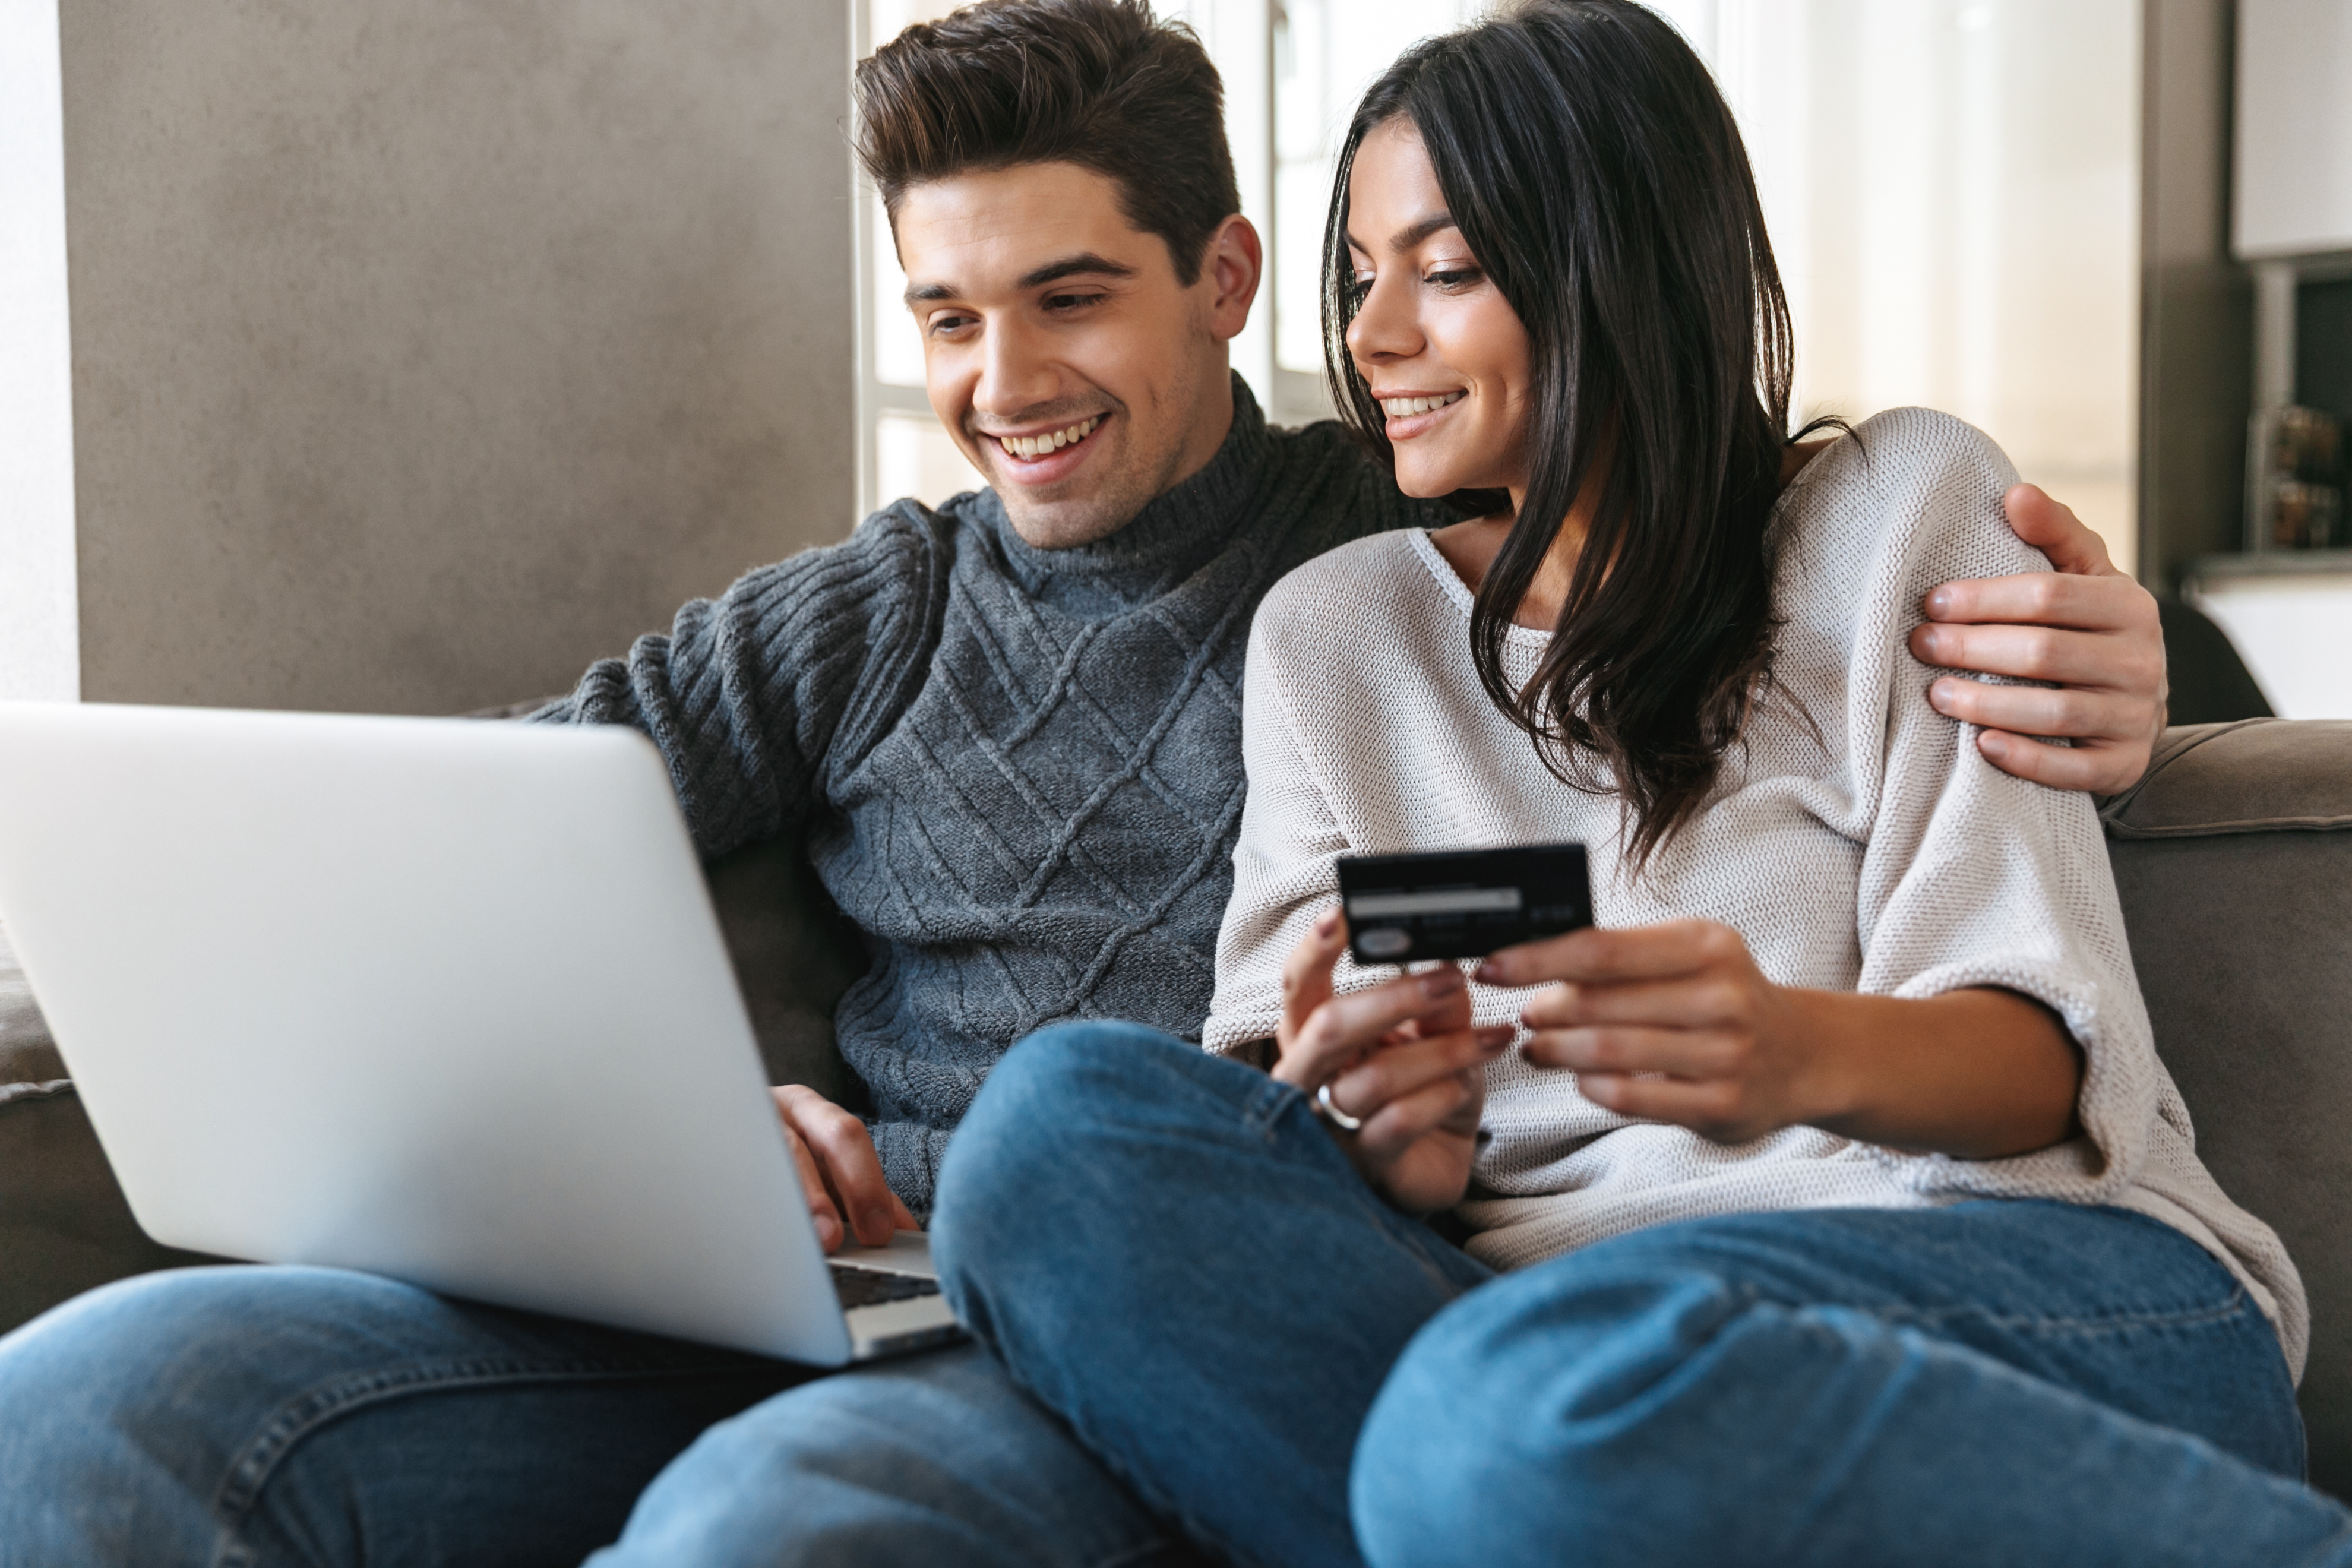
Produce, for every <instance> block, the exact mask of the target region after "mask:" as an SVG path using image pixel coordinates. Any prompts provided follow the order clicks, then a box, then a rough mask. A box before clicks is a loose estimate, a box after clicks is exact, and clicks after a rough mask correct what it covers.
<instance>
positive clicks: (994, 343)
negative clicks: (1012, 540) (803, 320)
mask: <svg viewBox="0 0 2352 1568" xmlns="http://www.w3.org/2000/svg"><path fill="white" fill-rule="evenodd" d="M896 229H897V234H898V259H899V261H900V263H901V264H902V265H903V266H904V267H905V268H906V272H907V280H908V281H907V305H908V309H909V310H912V311H913V312H914V316H915V325H916V327H917V328H918V329H919V331H921V332H922V334H923V364H924V374H925V380H926V382H927V383H928V385H929V393H930V399H931V409H932V411H933V412H934V413H936V414H937V415H938V416H940V424H942V425H944V426H947V428H948V430H949V432H950V434H951V435H953V436H954V437H955V440H956V444H957V445H958V446H959V447H962V448H963V452H964V456H965V457H967V458H971V462H972V465H973V466H974V467H976V468H979V469H980V471H981V472H982V473H983V474H985V475H986V476H988V480H989V483H990V485H991V486H992V488H993V489H995V491H996V494H997V496H998V498H999V499H1000V500H1003V503H1004V510H1005V513H1006V515H1007V516H1009V517H1010V518H1011V519H1012V521H1013V529H1014V530H1015V531H1017V532H1018V533H1019V534H1020V535H1021V537H1022V538H1023V539H1024V540H1026V541H1027V542H1029V543H1031V544H1034V545H1036V546H1037V547H1039V548H1040V549H1045V550H1061V549H1067V548H1069V547H1070V546H1073V545H1078V544H1087V543H1091V542H1094V541H1096V540H1097V539H1101V538H1103V537H1105V536H1106V535H1108V534H1110V533H1113V532H1116V531H1118V529H1120V528H1121V527H1123V526H1125V525H1126V524H1127V522H1128V521H1129V520H1130V519H1132V518H1133V517H1134V516H1135V514H1136V513H1137V512H1138V511H1139V510H1142V508H1143V505H1144V503H1145V502H1147V501H1149V500H1151V499H1152V498H1153V497H1154V496H1157V495H1159V494H1160V493H1161V492H1162V491H1164V490H1167V489H1170V488H1171V487H1172V486H1174V485H1176V484H1178V483H1179V482H1181V481H1182V480H1183V479H1188V478H1190V477H1191V476H1192V475H1193V474H1194V473H1197V472H1198V471H1199V470H1200V469H1201V468H1202V467H1203V466H1204V465H1205V464H1206V463H1207V462H1208V460H1209V459H1210V458H1213V457H1214V456H1215V455H1216V451H1217V447H1219V446H1220V445H1221V444H1222V443H1223V440H1224V438H1225V432H1226V430H1227V429H1228V428H1229V427H1230V426H1231V425H1232V423H1233V388H1232V385H1231V384H1230V382H1229V381H1228V380H1227V378H1226V368H1225V367H1226V350H1225V345H1226V344H1227V343H1228V342H1230V341H1231V340H1232V338H1233V336H1234V333H1236V332H1238V331H1241V329H1242V325H1243V323H1244V321H1247V320H1248V317H1249V306H1250V300H1251V298H1252V297H1253V295H1255V292H1256V289H1257V271H1258V247H1257V236H1256V234H1255V232H1254V231H1253V230H1252V229H1251V228H1250V226H1249V224H1248V223H1247V222H1246V221H1245V220H1244V219H1243V218H1240V217H1232V218H1228V219H1227V220H1226V221H1225V224H1224V226H1223V227H1222V228H1220V229H1219V230H1218V231H1217V234H1216V236H1215V237H1213V239H1212V240H1211V241H1210V243H1209V249H1208V255H1207V257H1206V258H1205V260H1204V262H1203V264H1202V268H1201V276H1200V277H1199V279H1196V280H1195V281H1194V282H1192V284H1190V285H1186V284H1184V283H1182V282H1180V281H1179V280H1178V279H1177V276H1176V268H1175V264H1174V262H1173V260H1172V259H1171V257H1170V256H1169V253H1168V247H1167V244H1166V242H1164V241H1163V240H1161V239H1160V237H1159V236H1157V235H1154V234H1146V233H1144V232H1143V231H1141V230H1139V229H1138V228H1136V227H1134V226H1132V225H1130V224H1129V222H1128V220H1127V217H1126V215H1125V214H1123V213H1121V212H1120V211H1119V207H1118V187H1117V186H1116V185H1115V184H1112V182H1111V181H1110V180H1108V178H1106V177H1104V176H1103V175H1100V174H1095V173H1094V172H1093V171H1091V170H1087V169H1081V168H1079V167H1078V166H1077V165H1076V164H1074V163H1025V164H1021V165H1017V166H1015V167H1013V168H1010V169H998V170H992V171H990V172H987V173H981V174H959V175H957V176H955V177H954V178H952V179H946V180H936V181H932V182H930V183H929V184H920V185H916V186H914V187H912V188H910V189H909V190H908V191H907V192H906V194H905V195H903V196H901V197H900V198H899V202H898V216H897V222H896Z"/></svg>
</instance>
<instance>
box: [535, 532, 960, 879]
mask: <svg viewBox="0 0 2352 1568" xmlns="http://www.w3.org/2000/svg"><path fill="white" fill-rule="evenodd" d="M944 578H945V572H944V570H943V567H942V566H941V564H940V549H939V546H938V543H937V534H936V532H935V531H934V528H933V526H932V519H931V517H930V515H929V514H928V513H925V512H922V511H921V510H919V509H918V508H915V507H914V506H913V505H912V503H909V502H903V501H902V502H900V503H898V505H897V506H895V507H893V508H892V509H890V510H887V511H883V512H877V514H875V515H874V516H873V517H871V518H869V519H867V520H866V521H865V522H864V523H863V524H861V525H860V526H859V528H858V529H857V531H856V532H855V533H853V534H852V535H851V536H850V537H849V538H848V539H847V540H845V541H844V542H842V543H839V544H835V545H828V546H824V547H822V548H819V549H814V550H804V551H803V552H800V553H799V554H797V555H794V556H793V557H791V558H790V559H789V560H785V561H782V562H779V563H776V564H774V565H772V566H763V567H761V568H760V569H758V570H757V571H754V572H751V573H749V574H745V575H744V576H743V577H741V578H740V579H738V580H737V581H736V582H735V584H733V585H732V586H730V588H729V589H728V590H727V591H726V592H725V593H724V594H722V595H719V597H718V598H717V599H695V600H692V601H689V602H688V604H687V605H686V606H685V607H684V608H683V609H681V610H679V611H678V613H677V619H676V620H675V621H674V622H673V623H672V624H671V626H670V630H669V633H668V635H667V636H664V635H662V634H660V633H648V634H647V635H646V636H644V637H639V638H638V639H637V641H636V644H635V647H631V648H630V649H629V654H628V657H627V658H625V659H618V658H607V659H601V660H599V661H598V662H597V663H595V664H593V665H591V666H590V667H589V668H588V672H587V674H585V675H584V676H583V677H581V679H580V684H579V685H578V687H576V688H575V689H573V690H572V694H571V695H570V696H569V697H567V698H564V699H562V700H560V701H558V702H555V703H552V704H551V705H550V706H548V707H546V708H543V709H541V710H540V711H538V712H537V713H534V714H532V715H531V720H532V721H534V722H539V723H581V724H626V725H630V726H632V727H633V728H635V729H637V730H640V731H644V732H645V734H646V735H647V736H648V737H650V738H651V739H652V741H653V742H654V744H655V745H656V746H657V747H659V748H660V749H661V753H662V756H663V758H664V760H665V761H667V763H668V764H669V773H670V781H671V783H672V784H673V785H674V786H675V787H676V788H677V798H678V803H679V805H681V806H682V807H683V808H684V810H685V813H686V820H687V824H688V826H689V827H690V828H691V829H692V830H693V833H694V841H695V844H696V846H697V847H698V848H699V849H700V850H701V852H702V854H703V855H704V856H705V857H706V858H708V857H712V856H717V855H721V854H724V853H725V852H726V851H728V850H730V849H732V848H734V847H737V846H739V845H742V844H748V843H751V842H752V841H753V840H756V839H760V838H765V837H771V836H772V835H774V834H776V833H780V832H782V831H784V830H785V829H787V828H791V827H796V826H800V825H801V824H802V823H803V822H804V821H805V820H806V818H807V816H808V815H809V812H810V809H811V807H812V805H813V804H814V802H815V800H816V799H817V797H818V796H819V795H820V794H821V792H822V788H823V783H822V781H823V777H824V772H825V769H826V767H827V764H828V763H829V762H831V761H833V760H834V759H833V755H832V753H833V752H834V748H835V743H836V742H837V741H838V740H839V739H841V738H842V736H843V734H844V732H845V731H855V730H857V729H860V728H862V725H861V723H860V721H861V720H862V719H863V718H864V717H866V716H867V715H870V714H874V713H877V712H882V711H887V710H892V709H893V706H894V705H893V702H892V698H893V696H894V695H895V694H896V693H897V691H898V688H899V687H900V686H901V685H902V684H903V683H904V682H905V681H906V680H907V679H908V678H909V676H910V675H911V673H912V671H913V667H914V666H915V665H916V663H917V662H918V661H919V658H920V653H921V647H922V646H923V643H924V640H925V637H926V633H927V629H928V627H929V625H930V624H931V623H932V622H933V621H934V620H935V618H936V606H935V601H936V599H937V597H938V595H939V594H940V591H942V584H943V581H944Z"/></svg>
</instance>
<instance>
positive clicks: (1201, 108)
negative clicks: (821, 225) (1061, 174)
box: [857, 0, 1242, 285]
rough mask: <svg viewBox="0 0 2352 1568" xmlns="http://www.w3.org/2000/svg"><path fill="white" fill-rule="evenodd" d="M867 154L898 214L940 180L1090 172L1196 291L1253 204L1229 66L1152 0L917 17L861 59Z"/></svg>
mask: <svg viewBox="0 0 2352 1568" xmlns="http://www.w3.org/2000/svg"><path fill="white" fill-rule="evenodd" d="M857 157H858V161H859V162H860V163H863V164H864V165H865V167H866V174H868V175H869V176H871V177H872V179H873V181H874V183H875V184H877V185H878V186H880V187H881V190H882V201H883V204H884V205H885V206H887V208H888V210H889V213H890V216H891V219H892V221H893V222H894V223H895V222H896V221H897V219H898V201H899V198H900V197H901V196H903V195H905V194H906V193H907V191H908V189H909V188H910V187H912V186H915V185H919V184H925V183H927V182H929V181H931V180H944V179H950V178H952V177H953V176H955V175H957V174H971V173H973V172H976V171H982V170H990V169H1005V168H1011V167H1013V165H1015V164H1019V163H1076V164H1077V165H1078V166H1079V167H1081V168H1086V169H1091V170H1093V171H1094V172H1095V173H1096V174H1102V175H1105V176H1107V177H1108V178H1109V179H1110V180H1111V181H1113V182H1114V183H1115V184H1117V185H1118V199H1119V208H1120V210H1121V211H1122V212H1124V213H1125V214H1126V215H1127V218H1128V221H1129V223H1132V224H1133V225H1135V226H1136V227H1137V228H1139V229H1141V230H1142V231H1144V232H1145V233H1147V234H1156V235H1158V236H1159V237H1160V238H1161V239H1162V240H1165V241H1166V242H1167V245H1168V255H1169V258H1170V259H1171V260H1172V261H1173V262H1174V263H1175V265H1176V277H1177V279H1178V280H1179V281H1181V282H1182V283H1184V284H1186V285H1190V284H1192V283H1193V282H1195V281H1197V280H1198V279H1199V278H1200V276H1201V259H1202V254H1203V253H1204V252H1205V251H1206V250H1207V248H1208V245H1209V237H1210V236H1211V235H1213V234H1214V233H1215V232H1216V230H1217V226H1218V225H1219V224H1221V223H1223V222H1224V221H1225V219H1226V218H1228V217H1230V216H1233V215H1234V213H1236V212H1239V211H1240V210H1241V205H1242V204H1241V195H1240V193H1239V192H1238V190H1237V189H1236V188H1235V186H1234V158H1233V153H1231V152H1229V151H1228V150H1227V149H1226V146H1225V119H1224V89H1223V85H1222V84H1221V83H1220V82H1219V81H1218V79H1217V68H1216V67H1215V66H1213V65H1212V64H1210V63H1209V56H1208V52H1207V51H1206V50H1204V49H1202V47H1201V41H1200V39H1198V38H1196V37H1193V36H1192V30H1191V29H1190V28H1187V27H1185V26H1182V25H1181V24H1179V23H1165V22H1160V21H1158V20H1156V19H1154V17H1153V16H1152V15H1151V7H1150V4H1149V3H1148V0H983V3H982V4H981V5H967V6H965V7H964V8H963V9H962V10H961V11H958V12H956V13H955V14H954V15H953V16H949V17H947V18H946V19H945V20H943V21H938V22H925V23H918V24H917V25H916V26H911V27H909V28H908V29H907V30H906V31H905V32H903V33H901V34H899V35H898V37H896V38H894V39H892V40H891V41H890V42H889V43H887V44H885V45H883V46H882V47H880V48H878V49H877V50H875V51H874V54H873V57H872V58H869V59H866V60H862V61H860V62H859V63H858V67H857Z"/></svg>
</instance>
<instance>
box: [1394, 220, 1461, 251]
mask: <svg viewBox="0 0 2352 1568" xmlns="http://www.w3.org/2000/svg"><path fill="white" fill-rule="evenodd" d="M1452 227H1454V215H1453V214H1452V213H1431V214H1430V215H1429V216H1427V217H1424V218H1419V219H1416V220H1415V221H1413V222H1412V223H1409V224H1407V225H1405V226H1403V227H1402V228H1401V229H1399V230H1397V231H1396V232H1395V233H1394V234H1392V235H1391V236H1389V248H1390V249H1391V250H1411V249H1412V247H1414V246H1416V245H1419V244H1420V243H1421V242H1422V241H1423V240H1424V239H1427V238H1428V237H1430V236H1431V235H1433V234H1438V233H1441V232H1443V231H1444V230H1445V229H1449V228H1452Z"/></svg>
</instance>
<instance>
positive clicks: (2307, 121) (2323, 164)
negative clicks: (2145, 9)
mask: <svg viewBox="0 0 2352 1568" xmlns="http://www.w3.org/2000/svg"><path fill="white" fill-rule="evenodd" d="M2237 102H2238V135H2237V178H2236V181H2235V182H2234V185H2235V189H2234V193H2233V194H2234V195H2235V198H2236V206H2237V214H2236V218H2237V222H2236V231H2237V232H2236V247H2237V252H2238V254H2239V255H2240V256H2242V257H2246V258H2261V257H2273V256H2294V255H2299V254H2306V253H2309V252H2312V251H2323V250H2345V249H2352V0H2238V99H2237Z"/></svg>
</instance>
